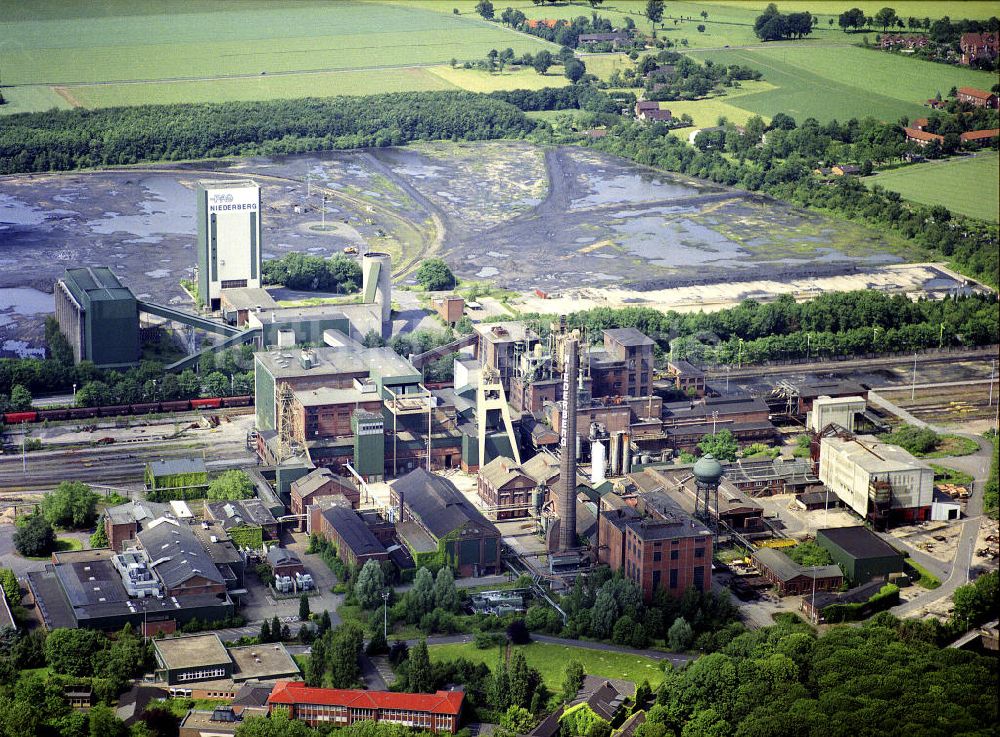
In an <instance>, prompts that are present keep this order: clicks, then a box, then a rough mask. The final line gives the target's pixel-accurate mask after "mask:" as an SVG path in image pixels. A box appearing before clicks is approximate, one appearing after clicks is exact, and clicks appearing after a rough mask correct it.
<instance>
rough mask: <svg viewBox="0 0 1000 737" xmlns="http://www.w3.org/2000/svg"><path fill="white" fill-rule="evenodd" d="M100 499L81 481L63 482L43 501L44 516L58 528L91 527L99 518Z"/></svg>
mask: <svg viewBox="0 0 1000 737" xmlns="http://www.w3.org/2000/svg"><path fill="white" fill-rule="evenodd" d="M98 499H99V497H98V496H97V494H95V493H94V492H92V491H91V490H90V487H89V486H87V485H86V484H84V483H81V482H79V481H63V482H61V483H60V484H59V485H58V486H57V487H56V488H55V489H54V490H53V491H52V492H50V493H48V494H46V495H45V498H43V499H42V503H41V511H42V515H43V516H44V517H45V519H46V520H48V522H49V524H51V525H53V526H58V527H71V528H81V527H89V526H90V525H92V524H93V523H94V519H95V518H96V516H97V501H98Z"/></svg>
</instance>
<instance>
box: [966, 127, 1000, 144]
mask: <svg viewBox="0 0 1000 737" xmlns="http://www.w3.org/2000/svg"><path fill="white" fill-rule="evenodd" d="M998 136H1000V128H991V129H988V130H981V131H968V132H966V133H962V134H961V135H959V139H960V140H962V141H988V140H989V139H991V138H997V137H998Z"/></svg>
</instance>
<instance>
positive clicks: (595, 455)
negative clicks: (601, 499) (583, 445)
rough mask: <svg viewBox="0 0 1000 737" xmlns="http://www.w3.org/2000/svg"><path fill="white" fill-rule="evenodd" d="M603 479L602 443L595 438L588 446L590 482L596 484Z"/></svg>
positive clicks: (601, 482) (602, 481)
mask: <svg viewBox="0 0 1000 737" xmlns="http://www.w3.org/2000/svg"><path fill="white" fill-rule="evenodd" d="M604 479H605V467H604V443H602V442H601V441H600V440H595V441H594V442H593V444H592V445H591V446H590V483H592V484H594V486H597V485H599V484H603V483H604Z"/></svg>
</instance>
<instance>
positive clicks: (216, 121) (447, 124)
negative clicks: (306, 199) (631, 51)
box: [0, 92, 534, 174]
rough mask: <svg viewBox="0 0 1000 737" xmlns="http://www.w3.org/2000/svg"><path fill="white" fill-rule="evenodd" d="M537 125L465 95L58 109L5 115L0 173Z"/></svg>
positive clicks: (511, 131)
mask: <svg viewBox="0 0 1000 737" xmlns="http://www.w3.org/2000/svg"><path fill="white" fill-rule="evenodd" d="M533 127H534V123H533V122H532V121H531V120H529V119H528V118H527V117H526V116H525V115H524V113H523V112H522V111H521V110H518V109H517V108H516V107H514V106H513V105H510V104H508V103H504V102H502V101H500V100H498V99H496V98H492V97H489V96H487V95H477V94H474V93H466V92H404V93H394V94H386V95H371V96H364V97H331V98H323V99H318V98H306V99H299V100H273V101H265V102H260V101H255V102H226V103H206V104H177V105H143V106H138V107H123V108H106V109H100V110H82V109H75V110H50V111H48V112H44V113H24V114H19V115H11V116H9V117H7V118H5V123H4V126H3V127H2V128H0V174H15V173H19V172H32V171H62V170H70V169H80V168H85V167H93V166H121V165H126V164H137V163H140V162H146V161H172V160H179V159H203V158H217V157H221V156H254V155H273V154H279V153H297V152H305V151H317V150H329V149H349V148H367V147H375V148H378V147H383V146H398V145H402V144H405V143H409V142H410V141H415V140H436V139H444V140H464V141H472V140H485V139H493V138H504V137H510V138H517V137H520V136H523V135H525V134H526V133H528V132H530V131H531V130H532V128H533Z"/></svg>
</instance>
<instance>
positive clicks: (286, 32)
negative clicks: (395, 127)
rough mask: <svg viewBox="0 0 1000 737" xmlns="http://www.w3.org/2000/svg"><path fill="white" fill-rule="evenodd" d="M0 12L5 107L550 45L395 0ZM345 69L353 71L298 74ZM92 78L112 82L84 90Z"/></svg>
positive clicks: (394, 66) (67, 6)
mask: <svg viewBox="0 0 1000 737" xmlns="http://www.w3.org/2000/svg"><path fill="white" fill-rule="evenodd" d="M0 18H2V20H0V37H2V38H7V39H15V38H16V39H17V40H18V43H17V45H16V48H15V47H13V46H12V45H10V44H8V45H6V49H5V54H4V56H3V69H2V71H3V82H4V84H5V85H7V87H6V88H5V90H4V93H5V96H6V97H8V98H9V99H10V100H11V103H12V104H11V105H9V106H7V105H5V106H4V112H23V111H27V110H37V109H47V108H49V107H54V106H66V105H68V104H74V103H76V104H81V105H95V106H96V105H109V104H110V105H115V104H136V102H145V103H157V102H175V101H178V100H189V99H198V100H203V99H265V98H269V99H271V98H287V97H301V96H303V95H317V94H336V93H338V92H339V91H342V90H347V91H349V92H352V93H353V94H366V93H369V92H385V91H391V90H394V89H408V90H411V89H418V90H419V89H448V88H449V86H450V85H449V83H448V82H446V81H444V80H442V79H440V78H439V77H437V76H436V75H428V74H427V73H424V72H422V68H423V67H427V66H434V65H440V64H447V63H448V62H449V61H450V60H451V59H452V58H457V59H459V60H465V59H479V58H483V57H484V56H485V55H486V53H487V52H488V51H489V50H490V49H494V48H496V49H504V48H506V47H511V48H513V49H514V51H515V53H517V54H520V53H523V52H525V51H532V52H536V51H539V50H541V49H543V48H549V49H551V50H553V51H555V50H556V47H555V46H554V45H553V44H549V43H546V42H545V41H542V40H541V39H537V38H534V37H532V36H528V35H525V34H520V33H516V32H514V31H512V30H510V29H507V28H504V27H502V26H500V25H499V24H492V23H486V22H484V21H482V19H480V18H479V17H478V16H476V15H475V14H473V13H467V14H462V15H454V14H451V13H450V11H449V13H448V14H445V13H441V12H434V11H433V10H430V9H428V8H426V7H420V6H416V5H411V4H409V3H403V2H397V3H387V2H375V3H366V2H337V3H328V2H321V1H320V0H296V1H293V0H280V1H275V2H271V1H269V0H246V1H245V2H244V1H241V2H231V1H230V2H221V3H220V2H210V1H209V0H169V1H168V2H161V3H155V4H154V3H152V2H150V1H149V0H145V1H143V2H131V1H130V0H108V1H107V2H101V3H77V2H74V1H73V0H50V1H49V2H38V3H23V2H18V0H0ZM341 70H344V71H353V72H355V74H354V75H348V76H339V77H338V76H336V75H329V76H324V77H319V76H313V75H305V74H303V73H304V72H333V71H341ZM369 72H373V73H371V74H369ZM284 73H290V74H288V76H284ZM261 76H265V77H267V76H274V77H275V79H267V80H266V81H263V80H261V79H258V77H261ZM182 80H198V82H199V84H195V83H193V82H185V83H184V84H179V83H180V82H181V81H182ZM123 82H132V83H135V84H133V85H129V86H125V85H122V84H121V83H123ZM223 82H224V84H223ZM94 83H98V84H104V83H110V84H111V89H110V90H92V89H90V88H86V89H84V88H82V87H80V85H83V84H94ZM53 88H66V89H65V90H54V89H53ZM60 92H61V93H62V96H61V97H60V94H59V93H60Z"/></svg>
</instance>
